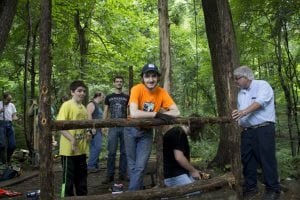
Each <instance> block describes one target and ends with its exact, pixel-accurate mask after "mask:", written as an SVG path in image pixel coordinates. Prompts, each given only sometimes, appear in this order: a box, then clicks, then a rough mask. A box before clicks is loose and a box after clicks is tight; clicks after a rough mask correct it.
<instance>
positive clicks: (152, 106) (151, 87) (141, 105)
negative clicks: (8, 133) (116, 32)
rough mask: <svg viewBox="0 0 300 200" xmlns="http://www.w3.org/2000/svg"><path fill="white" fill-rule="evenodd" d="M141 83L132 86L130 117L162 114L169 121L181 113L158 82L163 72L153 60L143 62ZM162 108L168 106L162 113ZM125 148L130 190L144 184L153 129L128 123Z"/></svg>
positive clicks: (151, 116)
mask: <svg viewBox="0 0 300 200" xmlns="http://www.w3.org/2000/svg"><path fill="white" fill-rule="evenodd" d="M141 77H142V83H140V84H137V85H135V86H134V87H133V88H132V89H131V93H130V99H129V110H130V116H131V118H159V119H161V120H164V121H166V122H169V121H171V120H173V118H174V117H177V116H179V114H180V112H179V110H178V108H177V105H176V104H175V103H174V101H173V99H172V98H171V97H170V95H169V94H168V93H167V91H166V90H164V89H163V88H161V87H159V86H158V81H159V77H160V73H159V71H158V68H157V66H155V65H154V64H146V65H144V67H143V69H142V72H141ZM161 109H163V110H165V112H164V113H161V112H160V111H161ZM124 140H125V149H126V155H127V164H128V171H129V177H130V183H129V188H128V190H129V191H136V190H140V189H142V188H143V175H144V171H145V169H146V165H147V162H148V160H149V156H150V153H151V148H152V140H153V130H152V129H150V128H139V127H126V128H125V138H124Z"/></svg>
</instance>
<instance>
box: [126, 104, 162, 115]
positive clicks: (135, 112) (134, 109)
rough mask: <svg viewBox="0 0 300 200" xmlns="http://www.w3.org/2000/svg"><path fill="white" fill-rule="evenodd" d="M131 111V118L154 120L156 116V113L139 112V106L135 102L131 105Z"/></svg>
mask: <svg viewBox="0 0 300 200" xmlns="http://www.w3.org/2000/svg"><path fill="white" fill-rule="evenodd" d="M129 111H130V117H131V118H154V117H155V115H156V112H148V111H143V110H139V109H138V105H137V104H136V103H133V102H132V103H130V105H129Z"/></svg>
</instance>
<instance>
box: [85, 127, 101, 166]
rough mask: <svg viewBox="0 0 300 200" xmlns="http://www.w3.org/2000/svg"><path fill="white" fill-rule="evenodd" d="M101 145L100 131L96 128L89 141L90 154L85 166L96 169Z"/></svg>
mask: <svg viewBox="0 0 300 200" xmlns="http://www.w3.org/2000/svg"><path fill="white" fill-rule="evenodd" d="M101 147H102V133H101V129H97V130H96V134H95V136H94V138H93V139H92V140H91V142H90V155H89V160H88V163H87V168H88V170H89V169H98V168H99V164H98V162H99V156H100V152H101Z"/></svg>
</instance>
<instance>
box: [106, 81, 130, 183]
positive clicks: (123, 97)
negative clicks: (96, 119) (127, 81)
mask: <svg viewBox="0 0 300 200" xmlns="http://www.w3.org/2000/svg"><path fill="white" fill-rule="evenodd" d="M113 85H114V87H115V88H114V92H113V93H112V94H109V95H107V96H106V98H105V101H104V113H103V119H107V118H108V117H109V116H110V118H111V119H119V118H127V108H128V100H129V96H128V95H127V94H125V93H123V92H122V89H123V85H124V78H123V77H122V76H115V77H114V79H113ZM118 141H119V144H120V159H119V180H121V181H123V180H126V179H127V160H126V153H125V147H124V127H112V128H109V130H108V141H107V150H108V158H107V176H106V179H105V180H104V181H103V182H102V183H103V184H108V183H111V182H112V181H114V174H115V161H116V153H117V149H118Z"/></svg>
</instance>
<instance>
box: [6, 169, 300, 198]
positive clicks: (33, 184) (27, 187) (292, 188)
mask: <svg viewBox="0 0 300 200" xmlns="http://www.w3.org/2000/svg"><path fill="white" fill-rule="evenodd" d="M54 171H55V177H54V183H55V184H54V185H55V194H56V197H57V199H59V194H60V187H61V180H62V178H61V177H62V169H61V166H60V164H59V163H55V167H54ZM38 173H39V172H38V170H37V169H32V168H28V169H26V170H25V171H24V172H23V174H22V175H21V176H20V177H17V178H13V179H10V180H7V181H2V182H0V188H4V189H8V190H12V191H18V192H22V193H23V195H21V196H18V197H14V198H11V199H13V200H18V199H26V197H25V194H26V193H27V192H28V191H35V190H38V189H40V188H39V177H38ZM116 174H118V173H117V172H116ZM105 176H106V169H105V168H102V169H101V170H100V171H99V172H97V173H90V174H88V195H100V194H106V193H111V191H110V186H111V185H105V184H102V183H101V182H102V181H103V180H104V178H105ZM116 178H117V177H116ZM117 182H119V181H117ZM122 183H123V184H124V186H125V190H126V188H127V186H128V182H126V181H125V182H124V181H123V182H122ZM144 184H145V187H146V189H149V188H151V184H152V181H151V176H150V175H146V176H145V179H144ZM281 184H282V186H283V192H282V194H281V198H280V199H282V200H296V199H299V200H300V180H285V181H282V183H281ZM259 189H260V191H261V192H260V193H258V194H257V195H256V196H254V197H251V198H248V199H252V200H256V199H261V198H262V195H263V190H264V189H263V185H262V184H260V185H259ZM186 198H187V197H178V198H176V199H186ZM2 199H8V198H7V197H4V198H2ZM172 199H174V198H172ZM189 199H192V200H194V199H201V200H210V199H214V200H233V199H235V192H234V191H233V190H232V189H230V188H229V187H228V186H224V187H222V188H219V189H216V190H214V191H210V192H206V193H202V194H200V195H197V196H193V197H189Z"/></svg>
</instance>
